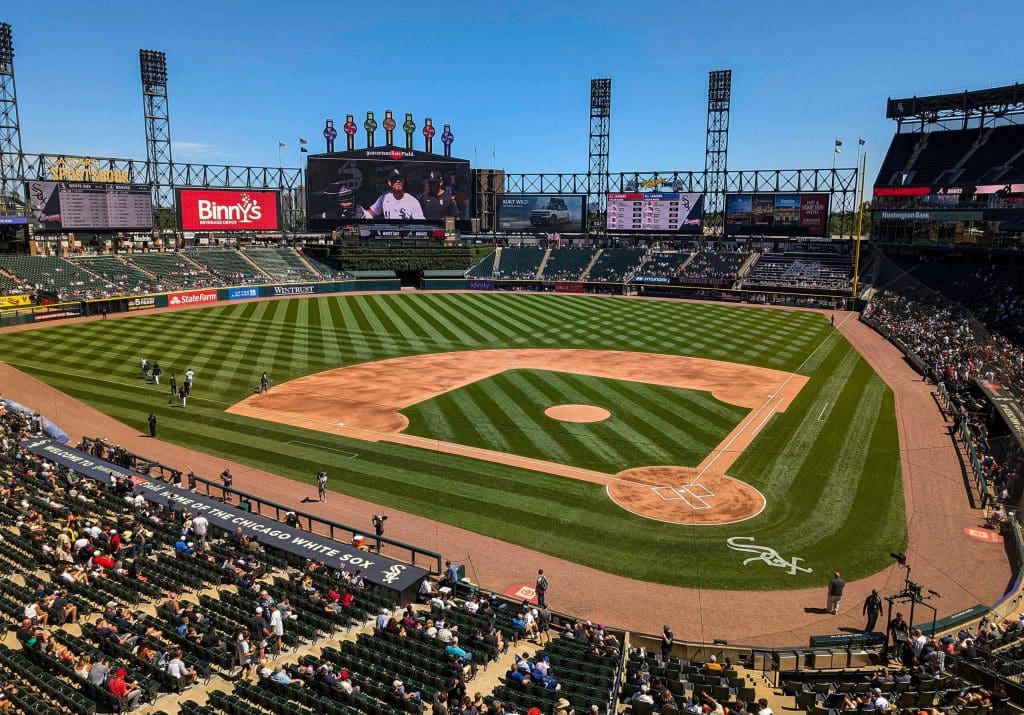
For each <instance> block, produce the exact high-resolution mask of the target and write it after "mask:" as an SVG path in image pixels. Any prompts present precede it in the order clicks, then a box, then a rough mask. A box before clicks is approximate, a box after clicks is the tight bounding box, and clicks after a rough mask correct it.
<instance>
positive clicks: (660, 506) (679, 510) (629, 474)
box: [608, 466, 765, 525]
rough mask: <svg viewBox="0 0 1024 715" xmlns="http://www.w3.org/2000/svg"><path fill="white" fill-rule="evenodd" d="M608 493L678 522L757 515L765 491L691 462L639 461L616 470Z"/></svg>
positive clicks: (634, 508)
mask: <svg viewBox="0 0 1024 715" xmlns="http://www.w3.org/2000/svg"><path fill="white" fill-rule="evenodd" d="M615 477H616V479H617V481H614V482H612V483H610V484H609V485H608V496H609V497H611V499H612V501H614V502H615V503H616V504H618V505H619V506H621V507H622V508H623V509H625V510H626V511H630V512H633V513H634V514H639V515H640V516H646V517H649V518H651V519H657V520H659V521H670V522H675V523H677V524H705V525H712V524H731V523H733V522H736V521H743V520H744V519H749V518H750V517H752V516H756V515H757V514H759V513H761V510H762V509H764V505H765V500H764V496H763V495H762V494H761V492H759V491H758V490H756V489H754V488H753V487H752V486H750V485H749V484H747V483H746V482H741V481H740V480H738V479H733V478H732V477H729V476H726V475H725V474H720V473H716V472H714V471H707V472H705V473H704V474H702V475H701V476H700V478H699V480H698V481H696V482H694V479H695V478H696V477H697V470H696V469H693V468H691V467H674V466H664V467H637V468H635V469H627V470H625V471H622V472H619V473H618V474H616V475H615Z"/></svg>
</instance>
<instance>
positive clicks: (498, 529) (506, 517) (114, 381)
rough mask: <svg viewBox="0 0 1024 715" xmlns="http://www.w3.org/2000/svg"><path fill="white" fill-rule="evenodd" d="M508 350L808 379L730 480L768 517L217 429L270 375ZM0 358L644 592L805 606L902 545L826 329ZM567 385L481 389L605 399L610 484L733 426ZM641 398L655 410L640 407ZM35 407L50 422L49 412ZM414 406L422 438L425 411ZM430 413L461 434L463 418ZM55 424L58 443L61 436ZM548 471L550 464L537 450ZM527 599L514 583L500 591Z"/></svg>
mask: <svg viewBox="0 0 1024 715" xmlns="http://www.w3.org/2000/svg"><path fill="white" fill-rule="evenodd" d="M509 347H514V348H553V347H559V348H587V349H596V350H602V349H604V350H630V351H637V352H650V353H667V354H678V355H691V356H695V357H701V358H709V359H714V360H723V361H729V362H738V363H745V364H751V365H760V366H764V367H770V368H774V369H778V370H784V371H796V372H798V373H800V374H803V375H807V376H808V378H809V380H808V383H807V384H806V385H805V387H804V388H803V390H802V391H801V393H800V394H799V395H798V396H797V398H796V400H795V401H794V403H793V404H792V405H791V406H790V407H789V409H787V410H786V412H785V413H782V414H781V415H776V416H775V417H773V418H772V420H771V421H770V422H769V423H768V424H767V425H766V426H765V427H764V428H763V429H762V431H761V432H760V433H759V434H758V436H757V438H756V439H755V441H754V443H753V444H752V445H751V446H750V447H749V448H747V450H745V452H744V453H743V455H741V456H740V458H739V460H738V461H737V463H736V464H734V465H733V467H732V468H731V469H730V474H731V475H732V476H734V477H737V478H739V479H743V480H744V481H747V482H748V483H750V484H751V485H752V486H754V487H755V488H757V489H758V490H759V491H761V493H763V494H764V495H765V497H766V498H767V506H766V508H765V510H764V511H763V512H762V513H761V514H759V515H758V516H756V517H754V518H752V519H749V520H747V521H744V522H740V523H737V524H732V525H722V526H710V527H693V526H682V525H675V524H666V523H661V522H657V521H653V520H649V519H644V518H642V517H638V516H635V515H633V514H630V513H628V512H626V511H625V510H623V509H621V508H619V507H618V506H616V505H615V504H614V503H612V502H611V501H610V500H609V499H608V498H607V497H606V495H605V493H604V489H603V487H601V486H599V485H596V484H592V483H589V482H583V481H577V480H572V479H565V478H561V477H555V476H551V475H547V474H540V473H537V472H532V471H528V470H523V469H517V468H513V467H506V466H503V465H498V464H492V463H489V462H480V461H477V460H473V459H470V458H466V457H458V456H455V455H446V454H440V453H436V452H431V451H426V450H421V449H417V448H414V447H407V446H403V445H398V444H389V443H386V442H380V443H369V442H363V441H359V440H351V439H347V438H344V437H338V436H334V435H327V434H323V433H320V432H315V431H310V430H304V429H300V428H297V427H290V426H286V425H277V424H273V423H270V422H265V421H262V420H255V419H250V418H246V417H240V416H235V415H230V414H226V413H225V412H224V410H225V408H227V407H228V406H230V405H231V404H234V403H235V402H237V401H239V400H241V399H243V398H245V397H247V396H249V395H251V394H252V391H253V388H254V387H255V385H256V384H257V383H258V377H259V374H260V373H261V372H262V371H264V370H266V371H267V372H268V373H269V374H270V376H271V379H272V380H273V382H274V383H275V384H278V383H281V382H285V381H287V380H289V379H292V378H295V377H299V376H301V375H307V374H311V373H316V372H320V371H322V370H325V369H329V368H334V367H338V366H342V365H351V364H355V363H359V362H364V361H367V360H379V359H385V358H391V357H399V356H402V355H415V354H421V353H435V352H449V351H456V350H480V349H490V348H509ZM143 356H145V357H147V358H148V359H149V360H150V362H151V363H152V362H153V361H159V362H160V364H161V366H162V367H163V369H164V375H165V380H166V377H169V376H170V374H171V373H177V374H178V376H179V379H180V377H181V374H182V373H183V372H184V371H185V370H186V369H189V368H191V369H193V370H194V371H195V373H196V380H195V390H194V392H193V396H192V397H190V398H189V406H188V408H187V410H183V409H181V408H180V407H175V406H173V405H169V404H168V400H167V395H166V392H165V391H166V389H167V388H166V387H158V386H155V385H151V384H147V383H145V382H144V381H143V380H141V379H139V378H138V376H137V373H138V362H139V359H140V358H141V357H143ZM0 359H3V360H5V361H7V362H9V363H11V364H13V365H15V366H16V367H19V368H21V369H23V370H25V371H27V372H29V373H31V374H33V375H35V376H36V377H38V378H40V379H42V380H44V381H46V382H47V383H49V384H51V385H53V386H55V387H57V388H59V389H61V390H63V391H65V392H67V393H68V394H71V395H73V396H75V397H77V398H80V399H82V400H84V401H86V402H88V403H89V404H91V405H93V406H95V407H97V408H98V409H100V410H102V411H104V412H105V413H107V414H110V415H112V416H113V417H116V418H118V419H120V420H122V421H124V422H126V423H128V424H131V425H133V426H135V427H137V428H138V429H139V430H140V431H144V429H145V421H146V417H147V415H148V414H149V412H150V411H152V412H154V413H156V415H157V417H158V419H159V421H160V437H161V439H164V440H169V441H171V442H176V443H179V444H182V445H186V446H188V447H192V448H195V449H200V450H202V451H205V452H208V453H211V454H215V455H220V456H223V457H225V458H229V459H232V460H236V461H238V462H241V463H246V464H251V465H253V466H257V467H260V468H263V469H267V470H269V471H273V472H276V473H278V474H282V475H285V476H288V477H291V478H293V479H296V480H300V481H303V482H307V483H312V482H313V480H314V475H315V474H316V473H317V471H318V470H319V469H320V468H321V467H322V466H323V467H326V469H327V471H328V473H329V474H330V478H331V481H330V486H331V488H332V489H335V490H337V491H339V492H343V493H346V494H351V495H353V496H355V497H358V498H362V499H367V500H370V501H373V502H376V503H379V504H381V505H383V506H385V507H389V508H394V509H401V510H406V511H411V512H416V513H419V514H423V515H425V516H428V517H430V518H432V519H436V520H439V521H444V522H447V523H451V524H455V525H458V526H460V527H463V528H466V529H470V530H473V531H477V532H480V533H483V534H488V535H491V536H495V537H498V538H501V539H505V540H507V541H510V542H514V543H516V544H520V545H523V546H527V547H530V548H534V549H537V550H538V551H542V552H545V553H549V554H553V555H557V556H559V557H563V558H567V559H570V560H573V561H577V562H579V563H583V564H587V565H589V566H593V567H595V568H599V569H603V570H606V571H609V572H613V573H620V574H623V575H626V576H630V577H634V578H637V579H643V580H649V581H656V582H662V583H668V584H679V585H687V586H699V587H702V588H728V589H748V590H762V589H766V588H805V587H809V586H812V585H820V584H824V583H825V582H826V581H827V580H828V578H829V577H830V575H831V572H832V571H833V570H837V569H838V570H840V571H842V572H843V574H844V576H845V577H847V578H857V577H861V576H865V575H867V574H869V573H872V572H874V571H876V570H878V569H880V568H882V567H884V566H886V565H888V564H887V562H888V561H889V559H888V556H887V554H888V552H889V551H892V550H902V548H903V546H904V544H905V542H906V523H905V513H904V503H903V492H902V486H901V483H900V460H899V445H898V440H897V435H896V425H895V415H894V407H893V397H892V393H891V392H890V391H889V390H888V388H886V386H885V385H884V383H883V382H882V381H881V379H880V378H879V377H878V376H877V375H876V374H875V373H874V372H873V371H872V370H871V369H870V367H868V365H867V364H866V363H865V362H864V360H863V359H862V358H861V357H860V356H859V355H858V354H857V352H856V351H855V350H854V349H853V348H852V347H851V346H850V345H849V343H847V342H846V340H845V339H844V338H843V337H842V336H841V335H840V334H839V333H838V332H836V331H835V330H834V329H833V328H832V327H831V326H830V324H829V321H828V319H827V318H826V317H824V316H822V315H819V314H812V313H802V312H797V311H782V310H765V309H755V308H745V307H738V306H723V305H706V304H696V303H683V302H680V303H673V302H663V301H643V300H624V299H610V298H603V297H591V296H555V295H517V294H506V293H477V294H415V295H399V294H390V295H388V294H382V295H366V296H344V297H325V298H312V299H292V300H279V301H259V302H247V303H239V304H229V305H223V306H216V307H211V308H205V309H200V310H191V311H181V312H168V313H161V314H153V315H140V316H134V317H130V318H124V319H119V320H109V321H100V322H93V323H83V324H76V325H64V326H54V327H51V328H47V329H45V330H39V331H25V332H18V333H7V334H2V335H0ZM551 375H554V376H555V377H551ZM578 380H579V378H578V376H567V375H565V374H556V373H551V374H549V375H548V376H546V377H545V376H542V375H540V374H539V373H537V372H533V371H531V372H530V373H529V374H527V372H526V371H524V372H523V373H521V374H517V373H510V374H506V375H503V376H500V379H498V378H495V381H491V382H493V385H492V387H491V389H493V386H501V387H502V392H503V393H504V394H505V396H506V398H504V399H510V400H511V399H512V398H510V397H508V395H510V394H512V395H514V394H516V391H515V389H514V388H516V387H517V385H518V388H519V389H526V386H529V387H530V389H533V390H535V391H537V392H541V393H545V394H552V395H556V394H559V393H562V394H571V393H572V392H577V393H580V394H583V395H590V396H595V399H596V396H598V393H602V392H603V393H605V394H606V397H602V399H612V398H614V399H615V400H616V402H617V403H618V404H619V405H624V404H629V405H630V409H631V410H632V411H633V412H634V414H632V415H631V416H630V418H629V419H630V421H629V424H628V429H629V430H631V431H632V433H635V434H637V435H641V436H639V437H637V438H636V439H635V440H634V441H635V444H634V445H631V447H630V448H629V449H628V450H626V449H625V448H624V447H621V445H620V444H618V443H616V442H615V441H614V435H612V436H611V437H613V439H610V440H609V441H607V442H606V443H605V444H602V441H603V440H604V439H605V438H606V437H608V436H609V435H606V434H601V433H600V432H594V433H588V435H589V436H588V438H587V439H585V440H577V441H578V442H579V441H582V442H584V443H586V442H589V443H591V444H590V447H589V448H588V449H587V450H584V451H585V452H587V454H588V455H589V456H588V457H587V458H588V459H593V460H595V462H594V464H597V463H598V462H600V461H602V460H603V461H605V462H606V463H607V465H608V469H611V465H613V464H617V463H626V462H629V463H632V462H634V461H635V460H643V459H644V453H645V451H646V454H647V455H649V457H650V460H651V461H650V463H652V464H659V463H664V455H662V454H659V453H658V451H657V449H655V447H657V448H658V449H663V448H665V447H666V446H668V445H667V444H666V442H668V443H671V439H666V438H667V437H669V436H671V435H678V434H690V435H692V438H691V439H690V440H688V441H687V444H686V445H683V444H680V445H678V446H676V445H671V446H672V449H673V450H675V451H674V452H673V454H674V455H678V456H676V457H675V458H677V459H680V460H686V459H690V460H693V459H697V461H699V459H698V456H699V454H700V451H701V450H702V449H704V448H705V445H706V444H707V443H708V442H711V443H714V440H715V436H714V432H715V430H719V431H720V430H722V429H726V428H727V427H728V424H729V422H730V420H732V419H735V418H736V414H737V408H735V407H734V406H723V405H721V403H717V404H716V405H712V404H711V403H709V402H708V401H707V400H708V399H709V398H706V397H701V396H700V395H699V393H689V394H680V395H676V396H673V395H672V394H670V393H666V392H660V393H659V392H658V391H656V390H655V391H653V392H648V391H647V388H649V387H650V386H642V387H643V388H644V389H640V388H639V387H637V386H636V385H634V384H632V383H622V384H619V381H608V380H601V381H599V383H600V384H596V383H592V384H589V385H588V384H587V383H586V381H585V380H584V381H578ZM486 387H487V386H486V385H482V386H481V387H480V388H479V389H481V390H483V389H485V388H486ZM682 392H683V393H686V392H688V391H682ZM609 395H610V396H611V397H608V396H609ZM646 398H652V399H650V401H649V403H648V404H646V406H645V404H644V402H643V400H644V399H646ZM452 399H453V400H454V398H452ZM481 399H482V398H481ZM574 401H575V400H574ZM432 402H433V401H432ZM471 402H472V403H476V404H478V406H480V411H479V412H478V413H473V414H472V416H471V417H470V418H469V421H470V422H472V423H473V425H474V427H473V429H474V430H477V429H479V430H481V431H484V432H487V433H489V434H492V435H493V434H498V433H500V434H502V435H505V437H504V439H506V440H512V441H514V442H515V443H516V444H518V445H522V444H523V443H524V442H528V441H530V440H529V436H530V435H531V434H534V435H536V434H541V433H543V434H545V435H548V434H551V433H552V432H553V430H547V429H542V430H540V432H539V433H538V432H537V431H535V430H532V429H527V430H521V431H520V433H519V434H515V433H513V432H509V431H507V430H505V429H503V428H502V426H501V424H500V423H499V422H497V421H496V420H500V415H496V414H495V412H494V410H493V409H490V408H488V407H487V405H486V404H482V405H481V404H480V403H478V400H477V399H473V400H470V401H468V402H466V403H465V404H470V403H471ZM670 402H671V403H672V404H673V405H674V409H670V408H669V403H670ZM531 405H534V403H531ZM37 407H38V408H39V409H41V411H43V412H44V413H45V412H46V405H38V406H37ZM419 407H420V408H421V412H422V413H423V414H424V415H426V416H425V417H424V420H425V421H429V419H430V418H429V409H428V408H430V406H429V405H425V404H424V405H421V406H419ZM520 407H523V408H527V409H531V410H532V409H534V408H535V406H529V405H522V404H520ZM709 411H710V413H712V414H715V415H717V417H716V419H717V422H716V420H711V419H710V418H709V419H708V424H707V426H705V425H704V422H703V421H702V420H698V419H697V417H698V416H702V415H703V416H706V415H707V414H708V412H709ZM413 412H415V410H413ZM444 413H445V414H446V415H450V416H451V418H452V419H455V420H456V421H458V420H460V419H463V418H464V417H465V414H466V413H465V412H464V411H463V412H462V414H461V416H460V414H459V413H457V412H452V413H449V412H448V411H447V410H444ZM410 414H411V413H410ZM437 414H440V413H437ZM52 417H54V418H55V419H56V420H57V421H58V422H59V419H60V416H59V415H52ZM488 423H490V426H487V425H488ZM715 424H716V425H717V426H712V425H715ZM580 427H581V426H580V425H574V426H573V427H572V430H576V429H578V428H580ZM432 428H435V429H436V428H437V426H436V424H435V425H433V426H432ZM703 431H706V434H705V435H703V436H700V437H697V436H696V435H697V432H703ZM726 431H728V430H727V429H726ZM481 439H483V438H481ZM557 441H558V440H556V442H557ZM563 445H564V441H563ZM492 447H494V448H498V449H502V448H503V447H502V445H501V444H500V443H499V444H492ZM520 448H525V447H520ZM563 449H565V447H564V446H563ZM688 450H689V451H688ZM545 452H546V453H548V454H549V457H550V455H551V450H550V447H548V448H545ZM352 453H354V454H356V455H357V457H355V458H351V457H350V454H352ZM688 455H689V456H688ZM684 463H685V462H684ZM207 476H213V475H207ZM300 491H301V490H300ZM367 518H369V517H367ZM733 536H747V537H754V539H755V542H754V543H756V544H758V545H763V546H767V547H770V548H772V549H775V550H776V551H777V552H778V554H779V555H780V556H781V557H782V558H784V559H787V560H788V559H791V558H793V557H799V558H801V559H803V561H802V562H801V565H802V566H806V567H809V568H811V569H813V571H812V573H803V572H798V573H796V574H790V573H789V570H788V569H784V568H778V567H774V566H771V565H769V564H768V563H766V562H764V561H755V562H752V563H750V564H747V565H746V566H744V565H743V561H744V560H745V559H747V558H749V557H750V554H749V553H741V552H737V551H734V550H731V549H729V547H728V545H727V543H726V540H727V539H728V538H730V537H733ZM538 565H541V564H538ZM529 578H530V575H529V574H510V582H511V581H524V580H526V581H529Z"/></svg>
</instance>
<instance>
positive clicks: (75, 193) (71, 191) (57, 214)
mask: <svg viewBox="0 0 1024 715" xmlns="http://www.w3.org/2000/svg"><path fill="white" fill-rule="evenodd" d="M25 188H26V190H27V192H28V202H29V205H30V206H31V207H32V215H33V216H34V217H35V218H36V220H37V221H39V223H40V224H41V225H42V227H43V230H44V231H66V230H69V229H77V230H83V231H148V230H149V229H151V228H153V197H152V194H151V192H150V188H149V186H148V185H146V184H97V183H69V182H61V181H29V182H27V183H26V184H25Z"/></svg>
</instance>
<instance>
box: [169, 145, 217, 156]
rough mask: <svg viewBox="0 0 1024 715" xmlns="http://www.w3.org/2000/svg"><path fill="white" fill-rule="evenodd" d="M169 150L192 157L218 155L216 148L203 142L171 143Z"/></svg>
mask: <svg viewBox="0 0 1024 715" xmlns="http://www.w3.org/2000/svg"><path fill="white" fill-rule="evenodd" d="M171 149H172V150H173V151H180V152H184V153H185V154H190V155H193V156H216V155H217V154H218V153H219V151H218V149H217V147H216V146H214V145H213V144H204V143H203V142H187V141H172V142H171Z"/></svg>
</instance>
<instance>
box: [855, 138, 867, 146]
mask: <svg viewBox="0 0 1024 715" xmlns="http://www.w3.org/2000/svg"><path fill="white" fill-rule="evenodd" d="M857 143H858V144H860V145H861V146H864V145H865V144H867V142H866V141H864V140H863V139H860V138H858V139H857Z"/></svg>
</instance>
